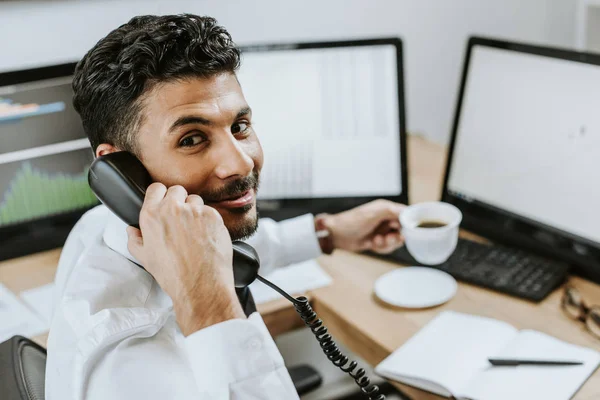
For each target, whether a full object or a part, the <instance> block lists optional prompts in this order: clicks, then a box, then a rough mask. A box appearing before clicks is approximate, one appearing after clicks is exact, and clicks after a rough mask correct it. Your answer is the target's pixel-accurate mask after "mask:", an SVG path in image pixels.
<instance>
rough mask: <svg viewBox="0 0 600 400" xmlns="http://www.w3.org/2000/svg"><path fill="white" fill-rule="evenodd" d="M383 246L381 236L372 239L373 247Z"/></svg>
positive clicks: (382, 237) (383, 242)
mask: <svg viewBox="0 0 600 400" xmlns="http://www.w3.org/2000/svg"><path fill="white" fill-rule="evenodd" d="M384 245H385V238H384V236H383V235H375V236H374V237H373V247H375V248H377V247H383V246H384Z"/></svg>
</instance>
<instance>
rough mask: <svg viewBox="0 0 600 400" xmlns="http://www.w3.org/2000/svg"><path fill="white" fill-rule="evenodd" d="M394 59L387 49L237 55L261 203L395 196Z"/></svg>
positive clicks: (396, 116)
mask: <svg viewBox="0 0 600 400" xmlns="http://www.w3.org/2000/svg"><path fill="white" fill-rule="evenodd" d="M396 60H397V54H396V47H395V46H394V45H391V44H390V45H373V46H355V47H331V48H308V49H293V50H286V49H284V50H274V51H245V52H244V53H243V57H242V66H241V69H240V71H239V73H238V79H239V81H240V83H241V86H242V89H243V91H244V95H245V97H246V100H247V101H248V105H249V106H250V107H251V108H252V124H253V126H254V129H255V131H256V132H257V135H258V137H259V139H260V142H261V144H262V146H263V150H264V155H265V164H264V167H263V171H262V174H261V188H260V190H259V194H258V198H259V199H267V200H272V199H306V198H334V197H341V198H343V197H368V196H397V195H400V194H401V192H402V182H401V170H400V166H401V162H400V133H399V132H400V126H399V125H400V122H399V107H398V66H397V61H396Z"/></svg>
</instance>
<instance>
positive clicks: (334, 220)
mask: <svg viewBox="0 0 600 400" xmlns="http://www.w3.org/2000/svg"><path fill="white" fill-rule="evenodd" d="M404 208H405V206H404V205H403V204H398V203H394V202H391V201H388V200H375V201H372V202H370V203H367V204H363V205H362V206H359V207H356V208H353V209H352V210H348V211H345V212H342V213H339V214H334V215H329V216H327V217H326V218H325V221H324V222H325V225H326V226H327V228H328V229H329V230H330V232H331V235H332V237H333V245H334V248H337V249H344V250H348V251H365V250H372V251H374V252H377V253H381V254H386V253H390V252H392V251H394V250H396V249H398V248H399V247H401V246H402V245H403V244H404V238H403V237H402V235H401V234H400V221H399V216H400V213H401V212H402V210H403V209H404Z"/></svg>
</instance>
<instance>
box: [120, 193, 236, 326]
mask: <svg viewBox="0 0 600 400" xmlns="http://www.w3.org/2000/svg"><path fill="white" fill-rule="evenodd" d="M127 233H128V235H129V242H128V248H129V251H130V252H131V254H132V255H133V256H134V257H135V258H137V259H138V260H140V261H141V262H142V264H143V266H144V268H145V269H146V270H147V271H148V272H149V273H150V274H152V276H153V277H154V278H155V279H156V281H157V282H158V284H159V285H160V287H161V288H162V289H163V290H164V291H165V292H166V293H167V294H168V295H169V296H170V297H171V299H172V300H173V307H174V310H175V315H176V318H177V322H178V324H179V327H180V328H181V331H182V332H183V334H184V335H185V336H187V335H190V334H191V333H194V332H196V331H198V330H200V329H202V328H205V327H208V326H210V325H214V324H216V323H219V322H223V321H226V320H229V319H234V318H245V315H244V312H243V310H242V307H241V305H240V303H239V300H238V298H237V296H236V293H235V288H234V281H233V268H232V263H233V261H232V260H233V249H232V246H231V238H230V236H229V232H227V228H226V227H225V225H224V223H223V219H222V218H221V216H220V215H219V213H218V212H217V211H216V210H215V209H214V208H211V207H208V206H205V205H204V202H203V200H202V198H201V197H200V196H198V195H188V193H187V191H186V190H185V189H184V188H183V187H182V186H172V187H170V188H168V189H167V188H166V187H165V186H164V185H163V184H161V183H153V184H152V185H150V186H149V187H148V189H147V191H146V197H145V199H144V204H143V206H142V210H141V213H140V229H136V228H134V227H128V228H127Z"/></svg>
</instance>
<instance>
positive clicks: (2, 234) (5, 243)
mask: <svg viewBox="0 0 600 400" xmlns="http://www.w3.org/2000/svg"><path fill="white" fill-rule="evenodd" d="M76 65H77V63H76V62H68V63H64V64H57V65H50V66H43V67H38V68H30V69H25V70H20V71H6V72H0V87H6V86H12V85H23V84H27V83H32V82H38V81H44V80H47V79H56V78H68V77H72V76H73V73H74V71H75V66H76ZM98 204H99V203H98ZM91 208H93V206H91V207H84V208H80V209H77V210H73V211H69V212H65V213H58V214H54V215H49V216H43V217H40V218H35V219H31V220H27V221H23V222H17V223H14V224H10V225H5V226H0V260H6V259H10V258H14V257H20V256H24V255H28V254H33V253H37V252H40V251H44V250H50V249H54V248H58V247H61V246H63V245H64V242H65V240H66V238H67V236H68V234H69V232H70V231H71V229H73V226H74V225H75V223H76V222H77V221H78V220H79V219H80V218H81V216H82V215H83V214H84V213H85V212H87V211H88V210H89V209H91Z"/></svg>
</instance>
